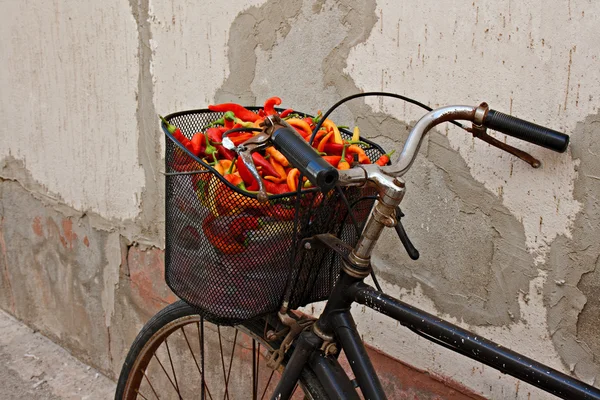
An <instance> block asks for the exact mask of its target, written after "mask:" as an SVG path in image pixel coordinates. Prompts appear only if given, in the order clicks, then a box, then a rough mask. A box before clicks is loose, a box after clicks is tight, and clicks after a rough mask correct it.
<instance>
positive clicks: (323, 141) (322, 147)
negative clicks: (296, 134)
mask: <svg viewBox="0 0 600 400" xmlns="http://www.w3.org/2000/svg"><path fill="white" fill-rule="evenodd" d="M333 135H334V132H333V131H331V132H329V133H328V134H327V135H325V137H324V138H323V139H321V141H320V142H319V145H318V146H317V150H318V151H320V152H323V151H325V145H326V144H327V142H329V141H330V140H331V138H332V137H333Z"/></svg>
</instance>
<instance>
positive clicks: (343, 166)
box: [337, 146, 350, 170]
mask: <svg viewBox="0 0 600 400" xmlns="http://www.w3.org/2000/svg"><path fill="white" fill-rule="evenodd" d="M337 168H338V169H340V170H342V169H350V163H349V162H348V161H346V146H344V150H342V156H341V157H340V162H339V163H338V166H337Z"/></svg>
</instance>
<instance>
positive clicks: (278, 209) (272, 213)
mask: <svg viewBox="0 0 600 400" xmlns="http://www.w3.org/2000/svg"><path fill="white" fill-rule="evenodd" d="M286 186H287V185H286ZM289 191H290V190H289V188H288V192H289ZM263 210H264V213H265V214H266V215H268V216H269V217H273V218H275V219H277V220H280V221H291V220H293V219H294V216H295V213H296V210H295V209H294V208H286V207H284V205H283V204H273V205H271V204H269V206H268V207H264V209H263Z"/></svg>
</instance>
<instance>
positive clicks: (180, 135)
mask: <svg viewBox="0 0 600 400" xmlns="http://www.w3.org/2000/svg"><path fill="white" fill-rule="evenodd" d="M158 117H159V118H160V119H161V120H162V122H163V123H164V124H165V125H166V126H167V131H168V132H169V133H170V134H171V135H173V137H174V138H175V139H177V141H178V142H179V143H181V144H182V145H183V146H184V147H185V148H186V149H188V150H189V151H190V152H191V151H192V144H191V142H190V139H188V138H187V137H185V135H184V134H183V133H181V129H179V128H178V127H176V126H175V125H172V124H170V123H169V122H168V121H167V120H166V119H164V118H163V117H162V116H160V115H159V116H158Z"/></svg>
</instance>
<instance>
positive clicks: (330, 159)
mask: <svg viewBox="0 0 600 400" xmlns="http://www.w3.org/2000/svg"><path fill="white" fill-rule="evenodd" d="M341 159H342V156H323V160H325V161H327V162H328V163H329V164H331V165H333V166H334V167H337V165H338V164H339V162H340V160H341Z"/></svg>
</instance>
